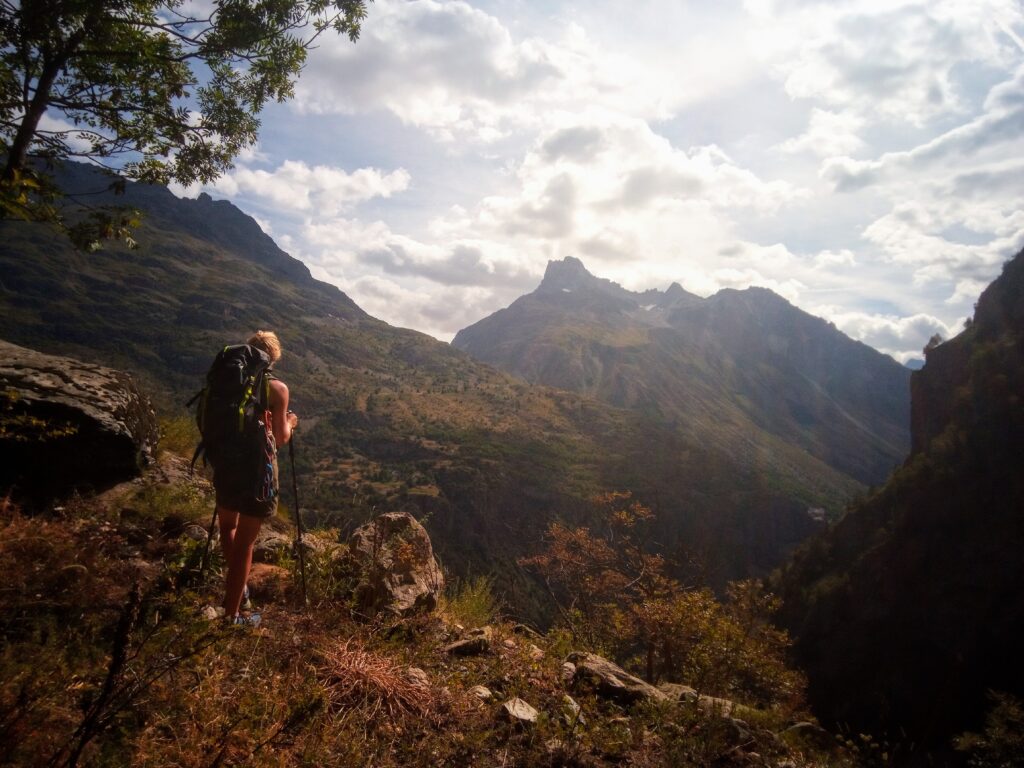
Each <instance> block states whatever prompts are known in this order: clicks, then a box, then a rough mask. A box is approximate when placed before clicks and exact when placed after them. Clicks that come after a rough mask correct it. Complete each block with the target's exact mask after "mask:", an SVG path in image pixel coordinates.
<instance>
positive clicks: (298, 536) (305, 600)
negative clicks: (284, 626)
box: [288, 429, 309, 605]
mask: <svg viewBox="0 0 1024 768" xmlns="http://www.w3.org/2000/svg"><path fill="white" fill-rule="evenodd" d="M297 431H298V430H296V429H293V430H292V438H291V440H289V441H288V458H289V459H290V460H291V464H292V494H293V495H294V496H295V549H297V550H298V552H299V573H300V574H301V576H302V604H303V605H309V597H308V596H307V595H306V553H305V551H304V550H303V548H302V513H301V512H300V511H299V483H298V481H297V480H296V479H295V433H296V432H297Z"/></svg>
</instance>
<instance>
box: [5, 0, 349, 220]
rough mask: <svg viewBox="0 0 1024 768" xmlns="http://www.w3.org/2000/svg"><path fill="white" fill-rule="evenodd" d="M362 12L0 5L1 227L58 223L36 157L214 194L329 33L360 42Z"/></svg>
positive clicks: (50, 1)
mask: <svg viewBox="0 0 1024 768" xmlns="http://www.w3.org/2000/svg"><path fill="white" fill-rule="evenodd" d="M365 15H366V0H255V1H253V0H214V1H213V2H212V3H210V2H208V1H206V0H194V1H192V2H185V0H162V1H161V0H20V1H19V0H0V142H2V151H3V153H4V155H5V156H4V157H3V159H2V163H3V171H2V174H0V188H2V190H0V191H2V193H3V195H2V198H3V207H4V212H5V214H6V215H8V216H11V215H14V216H20V217H23V218H52V217H53V215H54V213H53V209H52V208H49V207H48V206H46V205H44V203H45V198H46V192H47V190H46V189H45V187H43V186H41V182H40V179H38V178H37V177H36V175H35V174H34V172H33V165H32V158H33V157H37V158H42V159H44V160H46V161H53V160H59V159H64V158H76V157H77V158H87V159H89V160H91V161H94V162H97V163H100V164H103V165H106V166H107V167H111V168H116V170H117V171H118V173H119V174H121V175H122V176H124V177H127V178H129V179H135V180H140V181H147V182H159V183H167V182H169V181H178V182H181V183H182V184H191V183H193V182H195V181H202V182H208V181H211V180H213V179H215V178H216V177H217V176H219V175H220V174H222V173H223V172H224V171H226V170H227V169H229V168H230V167H231V163H232V160H233V158H234V157H236V156H237V154H238V153H239V152H240V151H241V150H242V149H243V148H245V147H247V146H250V145H252V144H253V143H254V142H255V141H256V137H257V132H258V129H259V125H260V121H259V117H258V116H259V113H260V111H261V109H262V108H263V107H264V105H265V104H266V103H267V101H268V100H271V99H273V100H276V101H284V100H286V99H288V98H290V97H291V96H292V95H293V87H294V83H295V79H296V78H297V77H298V75H299V73H300V71H301V70H302V67H303V65H304V63H305V61H306V55H307V53H308V51H309V49H310V47H311V46H312V45H313V43H314V41H315V40H316V39H317V37H319V36H320V35H321V34H323V33H324V32H328V31H333V32H337V33H339V34H345V35H347V36H348V37H349V38H350V39H351V40H352V41H355V40H356V38H357V37H358V35H359V30H360V25H361V23H362V21H363V19H364V18H365Z"/></svg>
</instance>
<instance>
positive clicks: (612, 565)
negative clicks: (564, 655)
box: [523, 493, 805, 712]
mask: <svg viewBox="0 0 1024 768" xmlns="http://www.w3.org/2000/svg"><path fill="white" fill-rule="evenodd" d="M595 503H596V504H597V505H598V506H599V508H600V513H599V515H598V516H597V522H596V526H597V528H598V530H599V531H600V533H597V534H595V533H594V532H593V531H591V530H590V529H588V528H577V529H569V528H566V527H565V526H562V525H560V524H557V523H556V524H554V525H552V526H551V527H550V528H549V529H548V533H547V546H546V548H545V549H544V551H543V552H542V553H541V554H539V555H536V556H534V557H531V558H527V559H525V560H524V561H523V563H524V565H528V566H531V567H533V568H535V569H537V571H538V572H539V573H540V574H541V576H542V577H543V578H544V580H545V582H546V583H547V584H548V585H549V587H550V588H551V589H552V594H553V596H554V597H555V598H556V600H557V602H558V603H559V612H560V624H561V626H563V627H564V628H565V629H567V630H569V632H570V634H571V636H572V638H573V639H574V640H575V641H576V642H577V643H579V644H583V645H586V646H588V647H592V648H598V649H600V650H601V651H602V652H604V653H607V654H609V655H610V656H612V657H614V658H617V659H619V660H620V661H622V662H623V663H624V664H627V665H628V666H631V667H633V668H635V669H637V671H638V672H640V673H641V674H643V676H644V677H645V679H647V680H648V681H649V682H652V683H654V682H658V681H659V680H666V681H668V682H674V683H686V684H688V685H691V686H694V687H695V688H697V690H698V691H700V692H702V693H708V694H712V695H715V696H719V697H727V698H729V699H733V700H737V701H740V702H744V703H748V704H751V705H755V706H761V707H780V708H782V709H784V710H785V711H786V712H792V711H794V710H796V709H798V708H799V707H800V705H801V704H802V697H803V688H804V685H805V683H804V681H803V679H802V677H801V676H800V674H799V673H797V672H795V671H793V670H790V669H788V668H787V666H786V662H785V652H786V649H787V647H788V645H789V641H788V638H787V637H786V635H785V633H783V632H780V631H778V630H777V629H775V628H774V627H772V626H771V625H770V624H769V621H768V620H769V617H770V616H771V613H772V612H773V611H774V610H776V609H777V608H778V600H776V599H775V598H773V597H771V596H770V595H767V594H764V593H763V592H762V591H761V588H760V585H758V584H757V583H755V582H753V581H745V582H736V583H734V584H731V585H730V586H729V589H728V598H729V599H728V601H727V602H726V603H724V604H722V603H719V602H718V600H716V599H715V597H714V595H713V594H712V593H711V592H710V590H707V589H686V588H684V586H683V585H682V584H680V583H679V582H678V581H677V580H675V579H673V578H671V577H669V576H668V575H667V563H666V560H665V558H664V557H662V556H661V555H658V554H651V553H650V552H649V551H648V549H649V548H648V547H645V546H644V543H643V532H644V529H645V527H646V524H648V523H649V522H650V520H651V518H652V517H653V515H652V513H651V511H650V510H649V509H648V508H646V507H644V506H643V505H642V504H639V503H638V502H636V501H632V500H631V499H630V497H629V494H622V493H615V494H605V495H603V496H601V497H599V498H598V499H596V500H595Z"/></svg>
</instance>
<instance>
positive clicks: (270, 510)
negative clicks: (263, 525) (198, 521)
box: [213, 456, 281, 518]
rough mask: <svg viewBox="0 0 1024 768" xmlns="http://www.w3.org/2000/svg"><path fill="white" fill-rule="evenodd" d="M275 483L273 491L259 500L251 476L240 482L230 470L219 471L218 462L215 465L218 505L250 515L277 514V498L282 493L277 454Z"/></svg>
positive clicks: (214, 484) (275, 457) (271, 515)
mask: <svg viewBox="0 0 1024 768" xmlns="http://www.w3.org/2000/svg"><path fill="white" fill-rule="evenodd" d="M273 467H274V483H273V489H272V493H270V494H268V495H267V498H265V499H262V500H259V499H257V498H256V494H255V493H254V492H253V488H252V480H251V478H246V481H245V482H244V483H242V484H239V483H238V482H236V481H235V478H234V477H232V475H231V473H228V472H220V473H218V472H217V466H216V464H215V465H214V467H213V487H214V490H216V491H217V506H218V507H223V508H224V509H230V510H231V511H232V512H238V513H240V514H243V515H248V516H249V517H262V518H267V517H273V516H274V515H276V514H277V498H278V496H279V495H280V494H279V489H280V487H281V486H280V483H279V481H278V475H277V456H274V461H273Z"/></svg>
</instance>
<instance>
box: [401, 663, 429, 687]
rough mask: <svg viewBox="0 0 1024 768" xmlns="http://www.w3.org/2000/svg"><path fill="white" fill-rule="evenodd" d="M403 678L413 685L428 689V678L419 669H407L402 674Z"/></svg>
mask: <svg viewBox="0 0 1024 768" xmlns="http://www.w3.org/2000/svg"><path fill="white" fill-rule="evenodd" d="M403 677H405V679H406V680H408V681H409V682H410V683H412V684H413V685H418V686H420V687H421V688H429V687H430V678H429V677H427V673H426V672H424V671H423V670H422V669H420V668H419V667H409V668H408V669H406V670H405V672H404V673H403Z"/></svg>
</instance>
